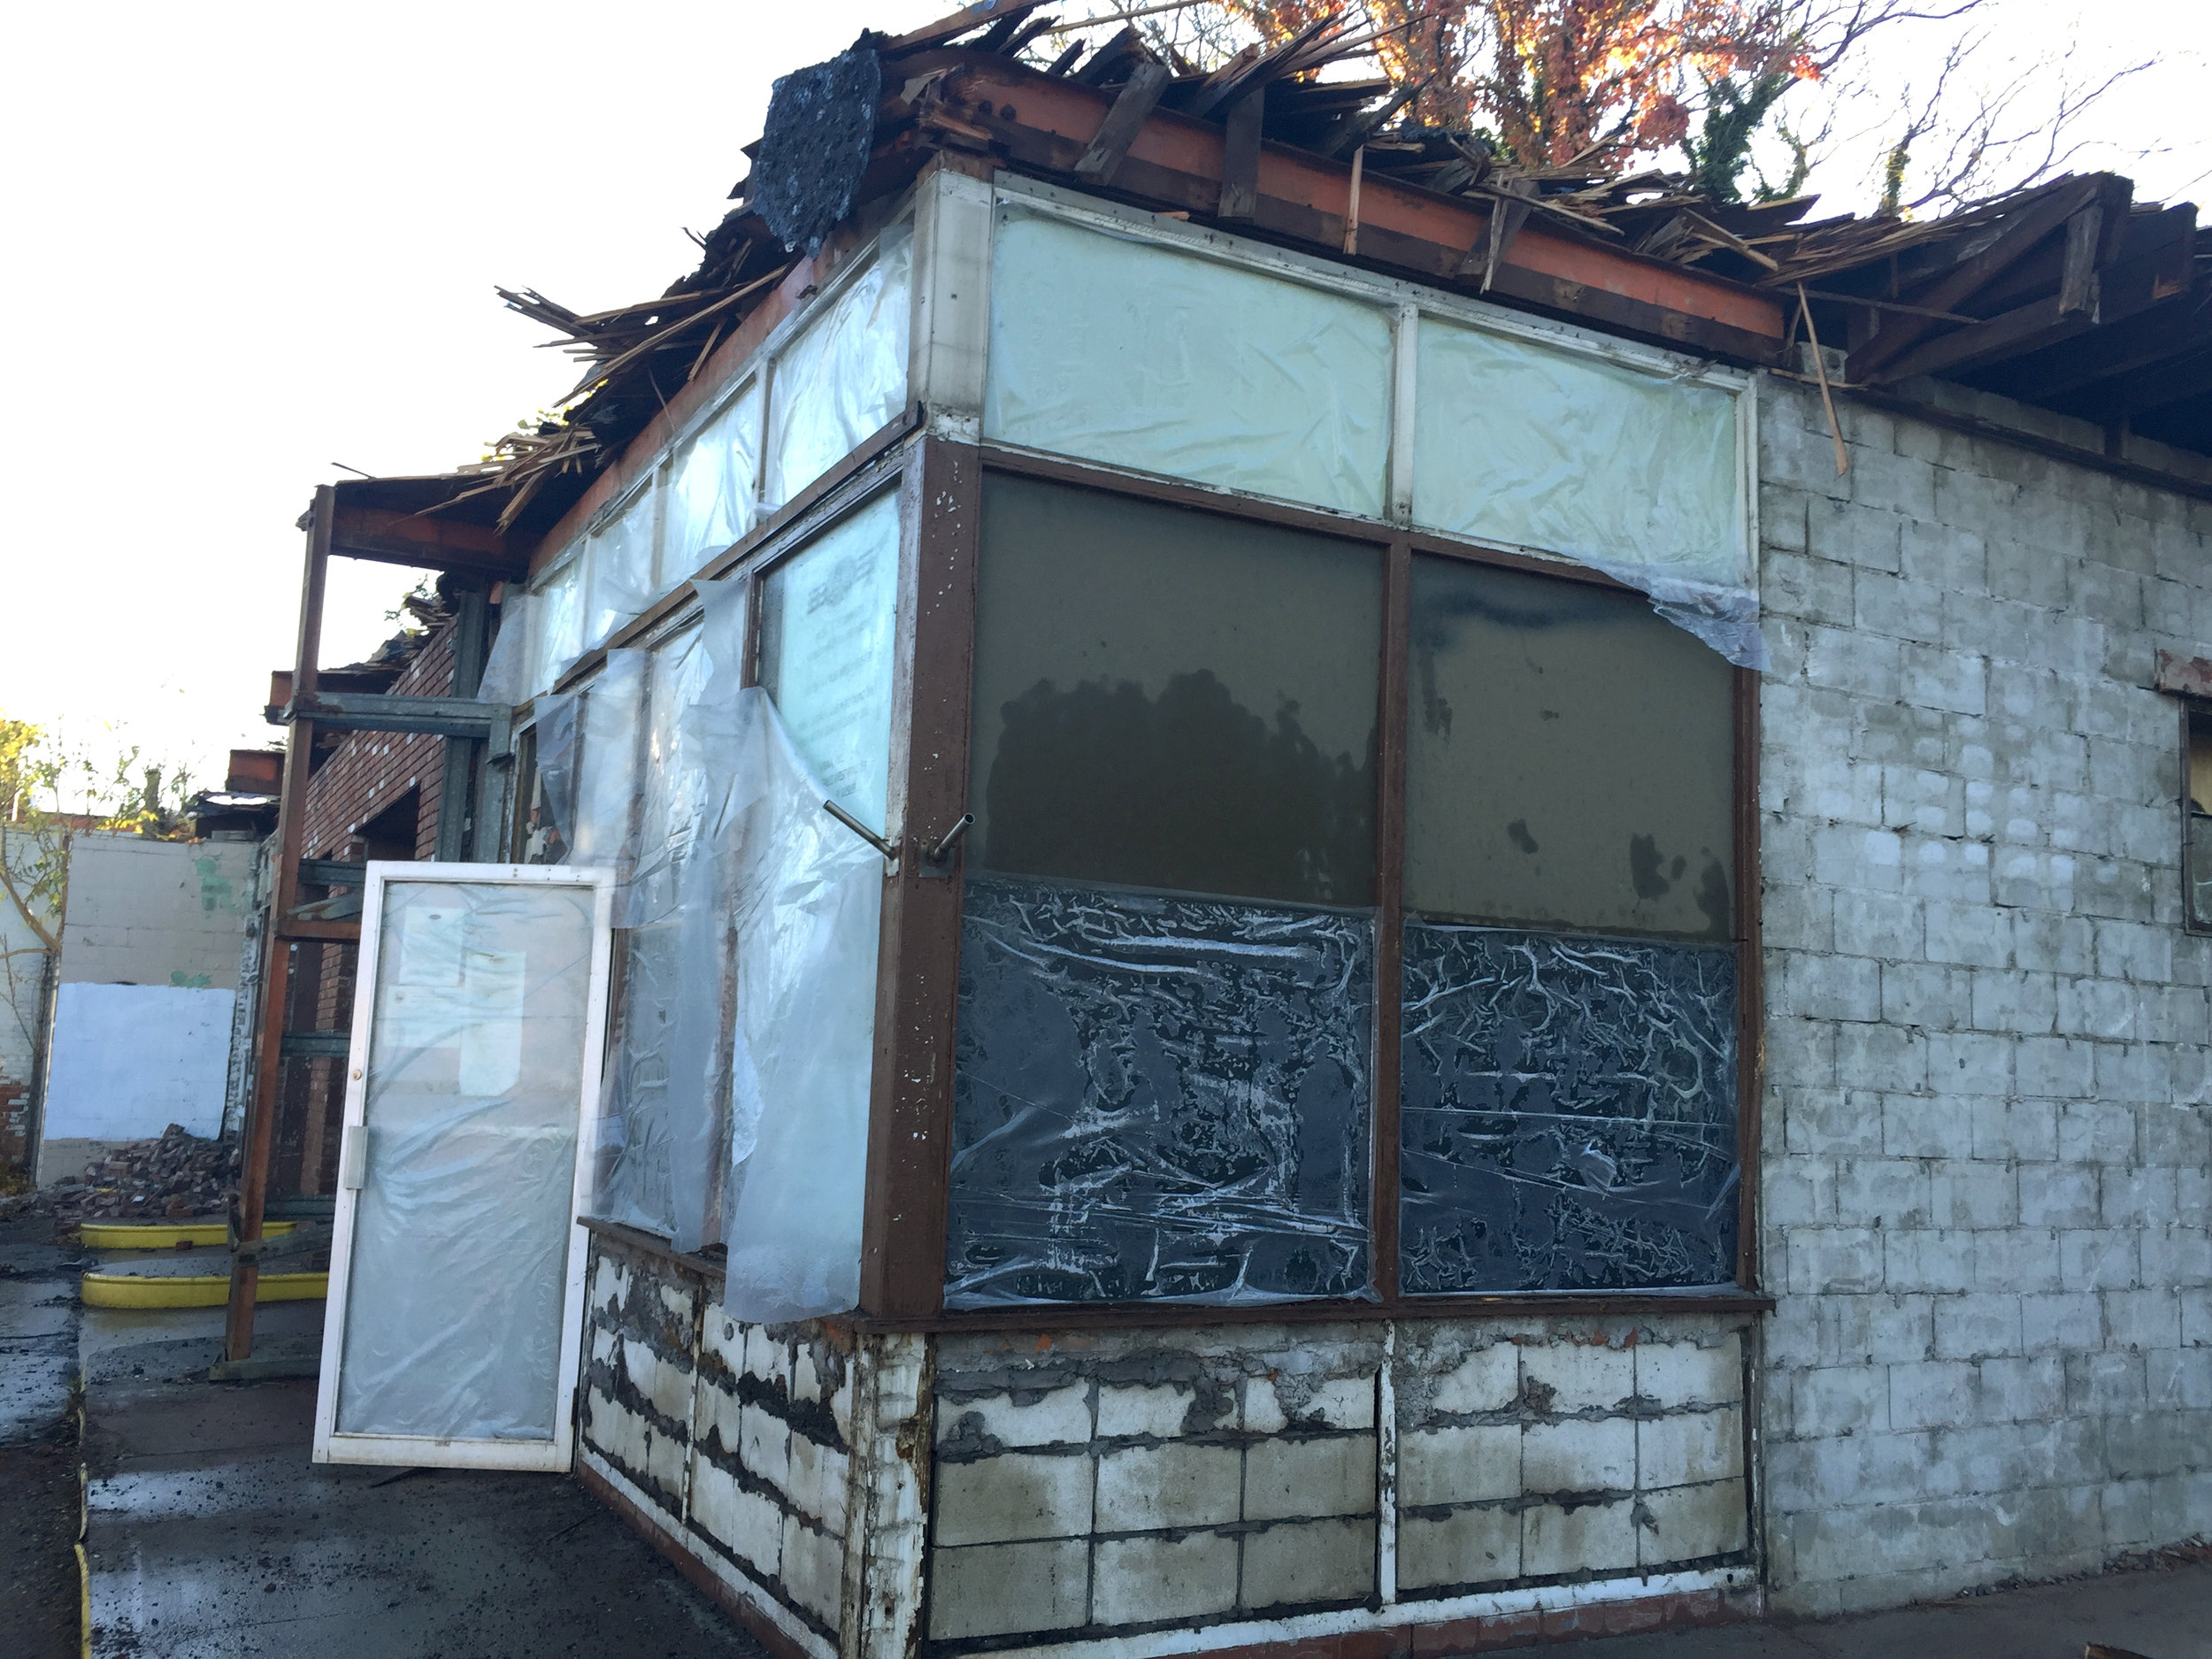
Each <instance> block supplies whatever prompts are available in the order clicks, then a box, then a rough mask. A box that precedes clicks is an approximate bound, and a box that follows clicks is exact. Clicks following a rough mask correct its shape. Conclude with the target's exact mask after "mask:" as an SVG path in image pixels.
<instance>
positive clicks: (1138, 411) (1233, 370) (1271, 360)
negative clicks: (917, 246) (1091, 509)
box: [983, 207, 1391, 518]
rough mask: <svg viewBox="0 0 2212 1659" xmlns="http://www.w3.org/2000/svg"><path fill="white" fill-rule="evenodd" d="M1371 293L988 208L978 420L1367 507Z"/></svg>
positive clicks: (1003, 433)
mask: <svg viewBox="0 0 2212 1659" xmlns="http://www.w3.org/2000/svg"><path fill="white" fill-rule="evenodd" d="M1390 346H1391V330H1390V319H1389V317H1388V315H1387V314H1386V312H1385V311H1383V309H1382V308H1380V307H1379V306H1374V305H1363V304H1360V303H1357V302H1356V301H1353V300H1348V299H1345V298H1342V297H1340V296H1336V295H1333V294H1327V293H1324V292H1322V291H1321V290H1320V289H1318V288H1304V287H1302V286H1300V285H1299V284H1297V283H1294V282H1286V281H1281V280H1277V279H1276V278H1273V277H1268V276H1262V275H1259V274H1258V273H1254V272H1250V271H1240V270H1237V269H1235V268H1234V267H1233V266H1230V265H1218V264H1216V263H1215V262H1213V261H1212V260H1210V259H1202V258H1198V257H1193V256H1191V255H1188V254H1181V253H1176V252H1172V251H1171V250H1167V249H1164V248H1161V247H1158V246H1156V245H1153V244H1148V243H1145V242H1137V241H1134V240H1130V239H1125V238H1123V237H1119V236H1112V235H1108V234H1104V233H1102V232H1099V231H1094V230H1088V229H1085V228H1083V227H1079V226H1075V225H1070V224H1067V223H1065V222H1064V221H1063V220H1059V219H1050V218H1047V217H1044V216H1041V215H1039V214H1037V213H1034V212H1033V211H1027V210H1025V209H1021V208H1017V207H1002V208H1001V209H1000V210H999V214H998V230H997V240H996V242H995V244H994V246H993V250H992V260H991V348H990V377H989V380H988V383H987V388H986V390H985V395H984V403H983V429H984V434H985V435H986V436H987V437H990V438H994V439H997V440H1000V441H1002V442H1008V443H1018V444H1024V445H1026V446H1028V447H1030V448H1033V449H1051V450H1055V451H1057V452H1058V453H1060V454H1063V455H1073V456H1080V457H1083V458H1085V459H1087V460H1093V461H1103V462H1106V463H1108V464H1110V465H1116V466H1128V467H1136V468H1141V469H1142V470H1143V471H1146V472H1164V473H1167V474H1170V475H1171V476H1174V477H1179V478H1188V479H1194V480H1198V481H1199V482H1201V483H1205V484H1216V485H1220V486H1223V487H1225V488H1233V489H1247V490H1252V491H1255V492H1256V493H1258V494H1261V495H1279V496H1283V497H1286V498H1287V499H1289V500H1292V501H1303V502H1311V503H1314V504H1315V505H1317V506H1321V507H1329V508H1334V509H1337V510H1338V511H1344V512H1355V513H1362V514H1365V515H1366V516H1368V517H1370V518H1379V517H1380V516H1381V515H1382V511H1383V500H1384V478H1385V472H1386V466H1385V463H1386V457H1387V453H1388V449H1389V441H1390Z"/></svg>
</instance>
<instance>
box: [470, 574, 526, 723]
mask: <svg viewBox="0 0 2212 1659" xmlns="http://www.w3.org/2000/svg"><path fill="white" fill-rule="evenodd" d="M532 611H533V606H532V603H531V599H530V595H528V594H526V593H525V592H523V591H522V589H521V588H517V587H514V586H513V585H511V584H510V585H509V587H508V588H507V590H506V596H505V597H504V598H503V599H502V600H501V601H500V603H499V632H498V633H497V634H495V635H493V636H492V649H491V650H490V652H489V653H488V655H487V656H486V657H485V658H484V672H483V674H482V675H481V676H480V678H479V679H478V680H477V682H476V695H477V697H478V699H479V701H480V702H484V703H503V704H510V705H511V704H513V703H521V702H524V701H526V699H527V698H528V697H529V695H530V694H531V692H532V691H533V690H534V689H535V687H533V686H531V685H530V684H529V683H528V681H529V679H530V619H531V615H532Z"/></svg>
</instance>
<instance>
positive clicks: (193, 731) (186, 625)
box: [0, 0, 2212, 782]
mask: <svg viewBox="0 0 2212 1659" xmlns="http://www.w3.org/2000/svg"><path fill="white" fill-rule="evenodd" d="M1997 3H1998V4H2000V5H2001V7H2002V8H2003V20H2004V21H2005V22H2006V23H2007V25H2008V30H2007V34H2006V36H2005V39H2004V41H2003V42H2002V43H2001V45H2000V46H1999V47H1998V48H1997V49H1996V50H1994V51H1993V53H1992V54H1990V57H1991V58H1992V61H1993V63H2001V59H2002V57H2003V54H2004V53H2005V52H2008V51H2011V50H2020V51H2034V50H2044V49H2046V48H2050V47H2056V46H2060V45H2062V44H2063V43H2064V42H2067V41H2069V40H2070V39H2072V38H2073V37H2074V35H2075V27H2074V22H2073V19H2075V18H2076V17H2077V16H2078V12H2079V8H2078V5H2076V4H2070V3H2068V0H1997ZM950 9H951V8H950V4H949V0H867V3H866V4H856V3H855V0H809V3H808V4H757V0H737V3H735V4H696V3H687V0H629V4H625V5H623V6H620V7H612V6H603V5H582V4H567V3H565V0H543V3H541V4H536V5H534V6H530V7H527V8H522V9H517V8H516V7H514V6H511V5H507V4H499V5H492V4H483V3H482V0H443V3H442V4H419V3H418V0H397V3H390V4H382V5H379V6H375V7H365V6H357V5H297V4H290V5H285V6H275V5H242V4H211V5H202V6H193V7H184V6H178V5H174V4H143V3H136V4H133V3H126V4H116V5H108V6H101V7H77V6H50V7H30V6H24V7H20V8H17V9H15V10H13V11H12V12H11V14H10V19H9V21H8V23H7V25H6V26H5V34H4V35H0V39H4V40H5V42H6V48H7V59H8V61H9V62H10V63H11V64H12V65H13V68H12V70H11V71H10V72H9V73H8V76H7V84H6V88H5V96H4V97H0V143H4V152H0V153H4V154H5V155H6V156H7V157H8V161H7V164H6V166H5V170H4V177H0V214H4V219H0V223H4V225H5V226H6V227H7V233H8V234H7V242H8V246H9V253H8V257H6V258H5V259H4V261H0V303H4V306H5V315H6V316H7V317H8V318H9V319H10V334H11V342H10V345H11V357H12V361H13V364H14V368H13V371H12V376H11V379H10V382H9V385H8V388H7V391H6V393H5V395H4V396H0V411H4V412H0V456H4V466H5V477H6V479H7V481H8V485H9V490H10V495H11V498H12V511H11V513H10V515H9V519H10V522H9V527H8V528H7V530H6V531H5V533H4V534H5V538H6V539H5V541H4V543H0V548H4V552H0V711H4V712H5V713H7V714H10V715H13V716H15V717H17V718H30V719H37V720H42V721H48V722H58V723H60V724H61V726H63V728H64V729H65V731H66V732H68V733H71V734H72V735H73V737H75V738H76V739H78V740H80V741H91V742H94V743H99V744H106V743H110V742H111V741H113V740H112V739H111V737H110V736H109V735H108V733H109V732H110V730H111V729H113V730H119V732H120V733H121V734H122V736H123V738H124V739H125V740H126V741H136V742H139V743H141V744H142V745H144V746H145V747H146V748H147V749H149V751H150V752H151V753H152V754H154V755H156V756H159V757H167V758H170V759H173V760H176V759H188V760H190V761H191V762H192V763H193V764H194V767H195V771H196V774H197V776H199V777H200V778H201V779H203V780H207V781H212V782H219V771H220V765H221V757H222V755H223V752H224V751H225V750H227V749H229V748H230V747H231V746H232V745H234V744H262V743H266V742H269V741H273V739H274V737H275V735H276V734H275V733H274V732H273V730H272V728H270V727H267V726H264V725H263V724H262V723H261V721H260V718H259V710H260V706H261V704H262V703H263V701H264V699H265V695H266V688H267V675H268V671H269V670H270V669H271V668H273V667H276V666H278V665H280V664H287V663H288V662H289V660H290V657H291V654H292V649H293V633H294V629H295V626H296V607H297V598H298V583H299V564H300V557H301V537H300V534H299V533H298V532H297V531H296V529H295V528H294V527H293V523H294V520H295V519H296V518H297V517H298V515H299V513H300V511H301V510H302V508H303V506H304V505H305V503H306V501H307V498H308V496H309V495H310V493H311V490H312V488H314V486H315V485H317V484H319V483H322V482H325V481H328V480H332V479H334V478H335V477H339V476H342V474H341V473H339V472H336V471H334V468H333V466H332V465H331V464H332V463H333V462H334V461H339V462H344V463H346V464H347V465H350V466H354V467H358V468H360V469H362V470H363V471H365V472H373V473H403V472H438V471H442V470H445V469H446V468H448V467H449V466H451V465H455V464H457V463H459V462H464V461H467V460H471V459H473V458H474V457H476V456H477V455H478V453H479V452H480V449H481V448H482V446H483V444H484V443H485V442H487V441H488V440H489V439H490V438H492V437H493V436H494V435H495V434H497V433H499V432H501V431H502V430H503V429H505V428H506V427H507V426H511V424H512V423H513V421H514V420H515V419H517V418H518V417H519V416H522V415H524V414H526V413H528V412H529V411H532V410H534V409H535V408H537V407H539V406H541V404H543V403H547V402H548V401H549V400H550V399H552V398H553V397H555V396H558V395H559V394H560V393H561V392H563V391H565V389H566V388H567V387H568V385H569V384H570V382H571V380H572V373H571V364H570V360H569V359H568V358H567V357H565V356H563V355H562V354H560V353H558V352H557V351H550V350H547V351H541V350H535V349H533V348H534V347H535V346H536V345H537V344H538V342H540V341H541V340H542V339H543V338H545V335H544V333H543V331H542V330H541V329H539V328H538V327H537V326H535V325H533V324H531V323H529V322H527V321H526V320H525V319H521V318H519V317H517V316H515V315H513V314H512V313H510V312H508V311H504V310H503V309H502V308H501V307H500V305H499V303H498V302H497V301H496V300H495V298H494V297H493V295H492V292H491V288H492V285H493V284H494V283H504V284H507V285H509V286H512V287H530V288H540V289H542V290H543V291H544V292H546V293H547V294H549V295H550V296H553V297H555V298H556V299H558V300H560V301H561V302H562V303H565V304H568V305H571V306H573V307H575V308H576V309H578V310H580V311H588V310H593V309H596V308H601V307H604V306H610V305H615V304H619V303H625V302H627V301H630V300H634V299H638V298H642V297H645V296H649V295H652V294H656V293H658V292H659V291H660V290H661V289H662V288H664V287H665V286H666V285H667V284H668V283H669V282H670V281H671V280H673V279H674V278H675V277H676V276H678V275H680V274H681V273H683V272H685V271H687V270H689V269H690V268H691V265H692V264H693V263H694V261H695V249H694V248H693V246H692V244H691V242H689V241H687V239H686V237H685V236H684V234H683V229H682V227H684V226H686V225H689V226H691V227H695V228H696V229H699V230H702V231H703V230H705V229H707V228H708V227H710V226H711V225H713V224H714V223H715V222H716V220H717V219H718V218H719V216H720V215H721V213H722V212H723V211H724V210H725V205H726V204H725V202H724V197H725V196H726V192H727V191H728V189H729V187H730V185H731V184H732V183H733V181H734V180H736V179H737V178H738V177H739V176H740V175H741V173H743V172H744V171H745V165H746V164H745V162H744V159H743V157H741V156H740V154H739V153H738V152H739V147H740V146H741V145H742V144H745V143H747V142H750V141H751V140H752V139H753V138H754V137H756V136H757V134H758V133H759V130H760V124H761V118H762V115H763V113H764V111H765V109H766V106H767V99H768V93H769V88H770V83H771V82H772V81H773V79H774V78H775V77H776V76H778V75H780V74H782V73H787V71H789V70H790V69H792V68H795V67H797V66H799V65H804V64H809V63H812V62H816V61H818V60H819V59H821V58H826V57H829V56H831V55H832V54H833V53H834V52H836V51H838V50H841V49H842V48H843V47H845V46H846V45H848V44H849V43H850V42H851V41H852V39H853V37H854V36H855V35H856V34H857V33H858V32H859V30H860V29H861V28H862V27H864V26H868V27H878V28H882V29H885V30H887V31H895V30H898V29H902V28H908V27H914V26H916V25H918V24H919V23H922V22H926V21H928V20H930V19H933V18H934V17H936V16H939V15H941V14H942V13H943V12H947V11H949V10H950ZM1110 9H1112V8H1111V7H1110V5H1108V4H1089V5H1079V4H1070V5H1068V6H1066V7H1064V8H1063V12H1062V14H1063V15H1064V16H1068V17H1076V16H1084V15H1094V14H1097V13H1100V12H1106V11H1108V10H1110ZM2093 15H2095V16H2096V17H2097V18H2098V19H2099V20H2100V24H2101V27H2103V28H2104V29H2106V30H2107V31H2108V32H2111V33H2114V34H2116V38H2113V39H2109V40H2106V39H2103V38H2100V39H2098V40H2096V41H2095V42H2085V43H2084V45H2083V48H2082V51H2083V55H2084V56H2085V58H2089V59H2093V60H2094V61H2095V62H2097V63H2104V62H2106V61H2108V60H2110V61H2114V62H2116V61H2118V60H2119V58H2122V57H2125V56H2129V55H2132V56H2134V57H2141V58H2147V57H2151V56H2153V55H2155V54H2158V53H2160V52H2161V51H2162V50H2165V49H2167V48H2169V47H2170V46H2172V45H2174V44H2176V43H2185V44H2193V43H2194V42H2196V41H2198V40H2199V39H2200V38H2201V36H2202V35H2203V33H2204V30H2203V24H2202V17H2203V12H2202V5H2201V0H2188V4H2183V0H2152V3H2150V4H2131V5H2127V6H2108V7H2105V8H2103V9H2102V10H2101V12H2096V13H2094V14H2093ZM1927 53H1928V48H1927V47H1926V46H1925V45H1924V44H1919V45H1916V44H1913V43H1910V42H1899V44H1898V46H1897V47H1896V48H1895V49H1893V50H1889V51H1887V52H1886V54H1885V56H1884V58H1882V59H1880V60H1878V63H1877V65H1876V67H1877V73H1875V74H1874V75H1873V76H1872V79H1873V80H1874V81H1876V82H1877V84H1878V86H1890V85H1898V86H1901V85H1902V84H1903V83H1905V82H1906V81H1909V80H1910V79H1911V78H1912V77H1913V76H1914V75H1915V74H1916V73H1924V66H1925V64H1926V61H1927ZM2208 95H2212V77H2208V73H2207V70H2206V65H2205V63H2204V61H2203V60H2202V58H2195V59H2193V60H2184V59H2180V58H2169V59H2168V60H2167V61H2164V62H2162V65H2161V66H2160V67H2159V68H2158V69H2157V70H2156V71H2154V73H2151V74H2148V75H2146V76H2144V77H2142V78H2140V79H2139V81H2136V82H2134V83H2131V86H2130V88H2128V89H2127V90H2126V91H2124V93H2123V94H2121V95H2120V96H2117V97H2116V98H2114V99H2113V100H2111V101H2110V102H2109V103H2108V105H2107V106H2106V107H2105V109H2104V110H2103V111H2102V112H2101V114H2100V115H2099V116H2097V117H2096V118H2095V119H2093V121H2092V122H2091V123H2090V126H2091V127H2092V128H2093V129H2094V130H2095V131H2096V132H2098V133H2099V134H2101V135H2109V136H2110V138H2111V139H2112V140H2113V141H2114V142H2115V144H2116V147H2117V148H2116V150H2103V151H2100V152H2097V153H2095V154H2092V155H2089V156H2085V157H2083V158H2082V159H2081V161H2080V162H2078V164H2077V165H2117V167H2118V169H2119V170H2120V171H2124V172H2130V173H2133V174H2134V175H2135V176H2136V177H2137V178H2138V179H2139V180H2141V181H2142V190H2141V194H2142V195H2143V196H2175V197H2179V196H2189V195H2192V194H2194V196H2196V197H2197V198H2199V199H2204V198H2205V196H2206V194H2207V190H2208V186H2207V184H2206V182H2205V180H2206V174H2207V172H2208V169H2212V145H2208V142H2207V140H2206V135H2205V134H2206V117H2205V111H2206V109H2207V107H2208V104H2212V96H2208ZM1846 125H1847V126H1848V123H1847V124H1846ZM1871 143H1872V141H1871V140H1869V141H1867V142H1864V143H1862V144H1861V145H1860V146H1859V148H1858V151H1857V152H1856V153H1855V155H1854V156H1852V157H1846V158H1844V159H1843V160H1841V161H1839V164H1838V165H1837V167H1836V168H1835V169H1833V170H1832V175H1833V176H1832V177H1830V178H1828V179H1825V180H1823V182H1825V183H1827V184H1828V185H1829V187H1830V188H1831V189H1832V191H1838V192H1848V193H1850V194H1852V195H1854V196H1856V195H1857V193H1858V185H1859V183H1860V180H1862V179H1863V177H1864V175H1865V171H1866V159H1865V157H1866V156H1868V155H1870V154H1871ZM2162 144H2163V145H2172V146H2174V147H2175V149H2174V150H2173V151H2172V153H2169V154H2165V155H2162V156H2154V157H2149V158H2148V159H2139V158H2138V157H2137V155H2136V154H2135V153H2134V152H2137V151H2139V150H2143V149H2145V148H2147V147H2150V146H2154V145H2162ZM1860 200H1861V202H1862V203H1863V197H1861V198H1860ZM333 568H334V580H333V584H332V591H331V597H330V615H329V618H328V622H327V625H326V635H325V638H326V649H325V661H326V662H332V663H335V662H343V661H347V660H350V659H352V658H354V657H358V656H360V655H362V654H364V653H365V652H366V651H367V650H368V649H371V648H372V647H373V645H374V644H375V643H376V642H377V641H380V640H381V639H383V638H384V637H386V636H387V635H388V634H390V633H391V632H392V631H393V630H394V628H395V626H396V624H394V623H392V622H390V621H388V620H387V619H386V617H385V614H384V613H385V612H386V611H388V610H390V609H391V608H393V606H394V605H395V604H396V602H397V599H398V596H399V594H400V593H401V592H402V591H403V589H404V588H405V586H406V585H407V580H408V578H407V577H406V575H405V574H404V573H403V572H398V571H396V570H394V569H392V568H390V567H387V566H377V565H352V564H350V563H349V561H343V560H341V561H338V562H337V563H336V564H335V565H334V567H333Z"/></svg>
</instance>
